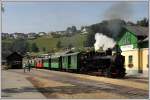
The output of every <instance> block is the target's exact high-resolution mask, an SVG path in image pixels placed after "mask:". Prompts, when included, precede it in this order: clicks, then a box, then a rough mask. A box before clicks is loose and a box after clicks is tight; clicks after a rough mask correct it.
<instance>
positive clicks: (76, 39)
mask: <svg viewBox="0 0 150 100" xmlns="http://www.w3.org/2000/svg"><path fill="white" fill-rule="evenodd" d="M85 40H86V35H81V34H75V35H73V36H71V37H66V36H62V37H60V38H53V37H52V36H51V37H48V36H42V37H38V38H36V39H27V42H28V43H29V44H30V46H31V44H32V43H36V45H37V46H38V48H39V50H40V52H41V51H43V48H45V49H46V51H49V50H52V49H54V48H57V46H56V45H57V43H58V41H61V45H62V46H63V48H66V47H68V46H69V45H72V46H73V47H77V48H82V47H83V45H84V41H85ZM13 41H14V39H4V40H2V42H3V43H12V42H13Z"/></svg>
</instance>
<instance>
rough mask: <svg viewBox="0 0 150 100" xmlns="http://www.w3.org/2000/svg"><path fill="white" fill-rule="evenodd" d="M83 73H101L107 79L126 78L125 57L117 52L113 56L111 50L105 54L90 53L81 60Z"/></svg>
mask: <svg viewBox="0 0 150 100" xmlns="http://www.w3.org/2000/svg"><path fill="white" fill-rule="evenodd" d="M81 62H82V63H81V68H80V71H82V72H100V73H101V75H104V76H107V77H120V78H123V77H124V76H125V68H124V62H125V57H124V56H122V55H121V52H120V51H119V50H117V51H116V52H115V53H114V54H113V55H112V51H111V49H108V50H106V51H105V52H94V51H93V52H89V53H86V54H85V55H82V58H81Z"/></svg>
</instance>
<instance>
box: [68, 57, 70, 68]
mask: <svg viewBox="0 0 150 100" xmlns="http://www.w3.org/2000/svg"><path fill="white" fill-rule="evenodd" d="M70 67H71V56H68V68H70Z"/></svg>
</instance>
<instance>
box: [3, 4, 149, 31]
mask: <svg viewBox="0 0 150 100" xmlns="http://www.w3.org/2000/svg"><path fill="white" fill-rule="evenodd" d="M118 3H119V2H102V1H101V2H100V1H99V2H5V3H4V7H5V12H4V13H3V15H2V32H8V33H13V32H24V33H27V32H43V31H44V32H49V31H60V30H65V29H66V28H67V27H69V26H72V25H75V26H76V27H77V28H78V29H79V28H80V27H81V26H85V25H91V24H95V23H99V22H101V21H102V20H104V19H110V18H108V16H107V14H109V12H111V13H112V12H113V11H111V10H112V9H111V8H112V6H113V7H114V6H116V5H117V4H118ZM128 6H129V8H128V10H122V12H123V11H124V12H123V13H122V16H125V18H124V19H125V20H130V21H133V22H136V21H137V20H140V19H142V18H143V17H148V2H128ZM122 7H123V6H122ZM124 8H125V7H124ZM124 8H117V10H118V9H124ZM125 9H126V8H125ZM123 14H124V15H123ZM122 18H123V17H122Z"/></svg>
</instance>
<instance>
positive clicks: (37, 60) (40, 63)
mask: <svg viewBox="0 0 150 100" xmlns="http://www.w3.org/2000/svg"><path fill="white" fill-rule="evenodd" d="M36 68H43V60H42V58H37V59H36Z"/></svg>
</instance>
